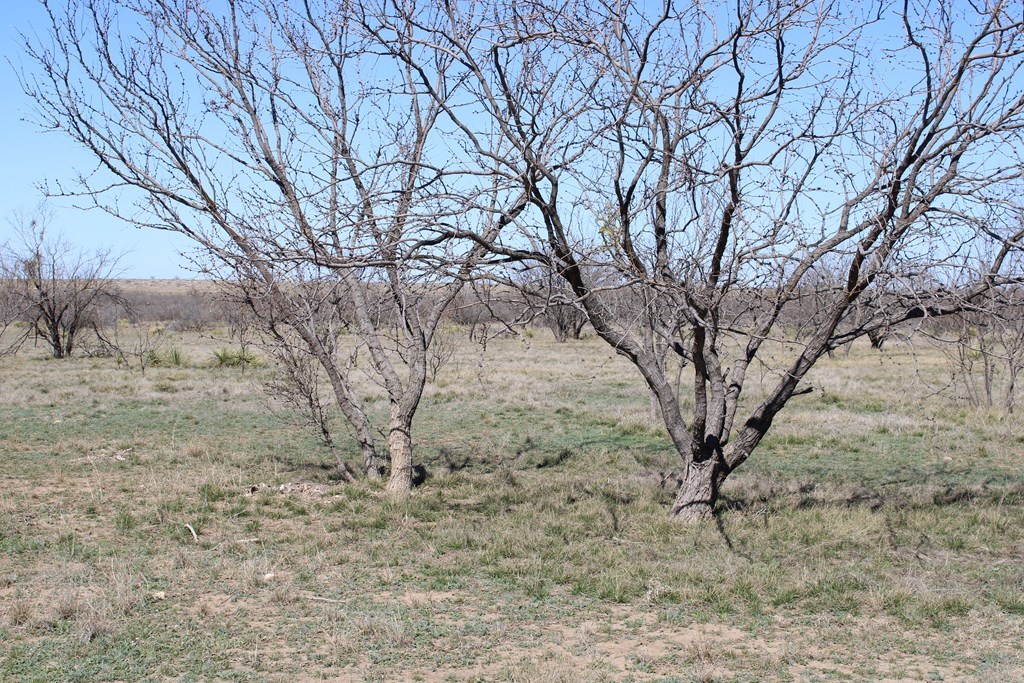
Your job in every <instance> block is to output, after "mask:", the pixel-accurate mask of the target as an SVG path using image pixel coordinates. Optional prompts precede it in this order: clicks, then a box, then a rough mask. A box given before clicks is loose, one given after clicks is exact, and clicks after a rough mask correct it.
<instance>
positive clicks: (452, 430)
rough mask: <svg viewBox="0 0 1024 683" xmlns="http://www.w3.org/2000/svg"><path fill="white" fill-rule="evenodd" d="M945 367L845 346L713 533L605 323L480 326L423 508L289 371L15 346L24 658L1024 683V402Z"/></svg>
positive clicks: (226, 672) (215, 669)
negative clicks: (327, 422) (299, 415)
mask: <svg viewBox="0 0 1024 683" xmlns="http://www.w3.org/2000/svg"><path fill="white" fill-rule="evenodd" d="M169 334H170V336H169V338H168V343H169V344H170V345H172V346H173V347H175V348H180V349H182V350H183V351H184V352H186V353H187V354H188V355H189V356H190V357H191V358H193V359H201V358H205V357H206V356H208V355H209V354H210V353H211V350H212V349H215V348H219V347H220V346H221V345H222V343H221V342H220V341H219V340H210V339H206V338H200V337H198V336H182V335H178V334H171V333H169ZM940 360H941V359H940V358H939V356H938V354H933V353H930V352H929V351H928V350H927V349H912V348H909V347H906V346H903V347H900V346H896V347H894V348H893V349H891V350H887V351H886V352H885V353H884V354H879V353H876V352H871V351H869V350H868V349H867V348H861V347H856V348H855V349H854V350H853V352H852V353H851V354H850V355H849V356H848V357H847V356H843V355H841V354H840V355H839V356H838V357H837V358H836V359H834V360H830V361H826V362H824V363H823V364H822V366H821V367H820V368H819V369H818V370H817V371H816V374H815V375H814V377H813V379H812V382H813V383H814V384H815V386H816V387H817V388H818V391H816V392H815V393H813V394H811V395H809V396H805V397H800V398H798V399H795V401H794V405H793V406H792V409H791V410H789V411H788V412H787V413H786V415H785V417H784V418H783V419H782V420H780V421H779V423H778V424H777V425H776V427H777V428H776V430H775V431H774V432H773V434H772V435H771V437H770V438H769V439H768V440H767V442H766V443H765V444H764V445H763V447H762V448H761V450H760V451H759V452H758V453H757V454H755V456H754V457H753V458H752V459H751V460H750V462H749V463H748V464H747V466H745V472H743V473H742V474H739V475H737V478H736V480H735V481H732V482H730V484H729V485H728V487H727V490H726V491H725V501H724V505H723V510H722V513H721V515H720V516H719V518H718V520H717V522H716V523H712V524H708V525H706V526H700V527H695V528H685V527H680V526H678V525H676V524H673V523H672V522H671V521H669V520H668V519H667V517H666V501H667V497H668V496H669V495H670V492H668V491H666V490H665V489H664V487H663V480H664V473H665V472H667V471H668V470H670V469H671V468H672V467H673V466H674V465H675V463H674V460H673V458H672V454H671V452H670V450H669V449H668V448H667V447H666V439H665V438H664V435H663V434H662V430H661V427H660V425H659V424H658V423H657V421H655V420H652V419H651V416H650V415H649V412H648V406H649V403H648V399H647V396H646V394H645V392H644V390H643V388H642V387H641V386H640V385H639V384H638V382H637V377H636V375H635V371H634V370H633V369H632V368H631V367H630V366H629V365H628V364H626V363H625V362H623V361H622V360H621V359H619V358H617V357H615V356H614V354H612V353H611V352H609V351H608V349H607V348H606V347H604V346H603V345H601V344H600V343H599V342H597V341H595V340H584V341H582V342H579V343H569V344H555V343H553V342H552V341H551V340H550V338H549V337H548V336H547V335H546V333H544V332H536V333H534V334H533V335H532V337H530V338H524V339H501V340H494V341H491V342H489V343H488V345H487V348H486V350H485V349H483V348H482V347H481V346H480V345H476V344H471V343H469V342H467V341H465V340H463V341H462V342H461V345H460V346H459V348H458V350H457V352H456V354H455V356H454V357H453V359H452V361H451V362H450V363H449V364H448V365H446V366H445V367H443V368H442V369H441V371H440V373H439V375H438V378H437V382H436V383H435V384H433V385H432V386H431V387H430V388H429V389H428V391H427V394H426V396H425V398H424V402H423V406H422V410H421V417H420V419H419V422H418V423H417V426H416V429H417V431H416V438H417V448H418V455H419V458H420V459H421V460H422V461H423V462H424V463H425V465H426V467H427V469H428V471H429V473H430V476H429V478H428V479H427V482H426V483H425V484H424V486H422V487H421V488H419V489H418V490H417V491H416V492H415V494H414V495H413V496H412V497H411V498H410V499H409V500H408V501H406V502H403V503H400V504H396V503H393V502H391V501H389V500H387V499H386V498H385V497H383V495H382V494H381V491H380V489H379V488H377V487H376V486H374V485H371V484H369V483H368V482H356V483H354V484H351V485H340V484H338V483H336V482H335V481H334V480H333V478H332V471H331V466H330V462H331V456H330V454H328V453H326V452H324V451H323V450H322V449H320V447H319V446H318V445H317V444H316V442H315V441H314V440H313V438H312V437H311V436H310V435H309V434H307V433H306V432H305V431H303V430H302V429H300V428H298V427H296V426H294V425H292V424H291V423H289V422H287V421H282V420H280V419H277V418H274V417H271V416H269V414H268V412H267V411H266V405H265V401H266V399H265V397H264V395H263V394H262V392H261V390H260V389H259V383H260V382H261V380H262V379H263V378H264V377H265V376H266V374H267V373H269V372H271V370H270V369H268V368H262V369H255V370H254V369H248V370H246V371H245V372H244V373H242V372H240V371H239V370H238V369H234V368H213V367H203V366H201V365H200V364H195V366H193V367H160V368H150V369H149V370H147V372H146V375H145V376H144V377H143V376H140V375H138V374H132V373H129V372H127V371H126V370H125V369H123V368H118V367H117V366H116V364H115V363H114V362H113V360H111V359H79V360H73V361H70V362H56V361H51V360H46V359H44V358H43V357H42V355H41V354H39V355H36V354H32V353H26V354H22V355H19V356H18V357H16V358H14V359H5V360H3V361H0V363H2V365H0V439H2V449H3V458H4V462H5V468H4V471H3V472H2V473H0V486H2V487H3V490H4V491H5V495H4V496H3V497H2V498H0V614H3V615H4V616H5V618H3V619H0V679H2V680H15V681H17V680H33V681H35V680H54V681H64V680H82V681H92V680H138V679H142V678H147V679H154V680H266V681H277V680H280V681H285V680H288V681H292V680H297V681H305V680H340V681H363V680H366V681H394V680H423V681H449V680H451V681H620V680H635V681H734V680H735V681H747V680H762V681H775V680H778V681H786V680H882V679H887V680H985V681H988V680H1007V681H1009V680H1021V679H1024V660H1022V656H1021V653H1020V648H1019V647H1018V646H1019V643H1020V642H1022V640H1024V626H1022V618H1024V598H1022V597H1021V596H1022V595H1024V565H1022V563H1021V560H1020V558H1021V557H1024V511H1022V508H1021V505H1022V502H1024V473H1022V469H1024V458H1022V457H1021V454H1022V450H1024V427H1022V426H1021V424H1020V422H1019V421H1017V420H1015V419H1013V418H1012V417H1011V416H1006V415H1002V414H999V413H991V412H977V411H974V410H969V409H966V408H963V407H962V406H959V405H957V404H956V403H955V402H952V401H950V400H948V399H946V398H944V397H943V396H942V395H936V394H935V392H934V387H936V386H941V385H942V383H943V381H944V380H943V372H944V366H943V365H942V364H941V362H939V361H940ZM765 378H766V381H767V380H768V379H770V376H769V375H768V374H766V375H765ZM360 381H361V382H362V385H363V386H362V390H363V391H364V392H368V393H370V394H371V395H372V396H373V398H372V399H371V400H370V401H369V402H368V404H369V407H370V409H371V411H373V412H374V413H375V414H377V415H380V414H382V413H383V412H384V411H385V410H386V405H385V403H384V397H383V394H382V393H381V392H380V390H379V389H376V388H375V387H374V385H373V384H372V382H371V380H370V379H369V378H368V377H364V378H361V379H360ZM756 389H757V388H756V387H754V390H755V392H754V393H756ZM374 392H376V393H374ZM342 433H343V431H342ZM350 455H351V456H352V457H353V458H354V459H355V458H356V457H357V456H356V453H355V452H354V451H353V452H352V453H351V454H350ZM256 484H265V485H266V486H263V487H259V488H258V489H257V491H256V492H252V491H251V487H252V486H253V485H256ZM282 484H289V486H283V487H282V486H281V485H282ZM193 532H195V536H193Z"/></svg>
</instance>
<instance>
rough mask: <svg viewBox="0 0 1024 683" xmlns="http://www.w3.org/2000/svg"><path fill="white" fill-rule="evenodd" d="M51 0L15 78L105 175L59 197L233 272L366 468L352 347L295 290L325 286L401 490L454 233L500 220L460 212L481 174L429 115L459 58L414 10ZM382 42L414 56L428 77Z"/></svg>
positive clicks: (469, 259)
mask: <svg viewBox="0 0 1024 683" xmlns="http://www.w3.org/2000/svg"><path fill="white" fill-rule="evenodd" d="M43 4H44V6H45V8H46V10H47V11H48V13H49V19H50V24H51V26H50V32H49V34H48V36H45V37H43V38H39V39H37V38H26V44H27V51H28V54H29V56H30V58H31V60H32V61H33V62H34V65H35V66H34V68H33V69H32V70H30V71H29V72H26V73H25V74H23V86H24V88H25V90H26V91H27V92H28V93H29V94H30V95H32V96H33V97H34V98H35V99H36V101H37V102H38V103H39V106H38V117H39V121H40V122H41V123H42V124H43V125H44V126H46V127H49V128H52V129H56V130H61V131H63V132H65V133H66V134H68V135H69V136H70V137H71V138H73V139H74V140H75V141H77V142H78V143H79V144H81V145H82V146H83V147H85V148H86V149H87V150H89V151H90V152H92V154H93V155H94V156H95V158H96V160H97V161H98V163H99V166H100V168H101V173H98V174H83V176H82V177H81V178H79V179H78V180H80V181H81V183H80V184H79V185H76V186H74V187H71V188H65V187H60V186H58V187H55V188H53V191H54V192H56V193H67V194H72V195H75V196H77V197H79V198H81V199H82V200H84V202H85V203H87V204H88V203H90V202H91V203H94V204H95V205H96V206H98V207H100V208H102V209H105V210H107V211H110V212H111V213H113V214H115V215H117V216H119V217H121V218H124V219H126V220H129V221H131V222H134V223H135V224H137V225H140V226H144V227H150V228H156V229H164V230H174V231H177V232H180V233H183V234H185V235H187V236H188V237H190V238H191V239H192V240H194V241H195V242H196V243H197V244H198V245H199V246H200V247H201V248H202V250H204V251H205V253H206V254H207V255H208V256H209V257H210V258H211V261H212V266H211V267H212V268H213V269H214V270H215V271H216V272H220V273H221V274H223V275H224V277H225V279H231V280H235V281H241V282H244V283H245V284H246V287H247V290H248V294H247V296H249V297H250V299H251V301H253V302H254V303H255V307H254V310H260V311H264V312H272V319H273V324H274V325H275V326H277V327H278V328H281V327H287V328H288V330H289V332H288V335H287V337H288V338H290V339H298V340H301V344H303V345H304V352H305V353H306V354H308V355H309V357H310V358H313V359H315V360H316V362H317V363H318V364H320V365H321V367H322V368H323V370H324V373H325V374H326V376H327V379H328V380H329V382H330V384H331V386H332V388H333V392H334V398H335V400H336V401H337V404H338V406H339V408H340V409H341V412H342V413H343V414H344V415H345V417H346V419H347V420H348V421H349V423H350V424H351V425H352V431H353V433H354V435H355V438H356V440H357V441H358V443H359V446H360V449H361V451H362V453H363V456H364V462H365V464H366V469H367V472H368V473H369V474H370V475H371V476H373V475H374V474H375V473H376V472H377V471H378V467H379V464H380V462H381V458H380V457H379V456H378V453H377V445H376V443H375V438H374V433H375V429H374V427H373V425H372V424H371V420H370V416H369V415H368V412H367V410H366V409H365V408H364V406H363V404H362V402H361V399H360V396H359V395H358V393H357V392H356V390H355V389H354V384H353V382H352V381H351V377H350V376H349V374H348V369H347V368H348V363H347V361H346V356H345V354H342V355H341V357H340V358H339V357H335V353H336V349H337V347H336V345H335V344H334V342H333V341H332V340H330V339H329V337H328V336H325V333H324V330H323V329H322V328H321V327H320V320H319V318H318V314H317V312H316V311H315V310H314V306H315V305H319V304H320V302H316V301H306V300H304V299H303V298H302V296H300V295H299V294H298V292H299V291H301V287H300V286H299V285H301V283H303V282H309V281H312V280H321V279H324V280H328V281H329V282H330V288H329V290H328V291H329V297H331V298H332V300H343V301H344V302H345V308H346V309H347V310H349V311H350V312H351V316H352V317H351V319H350V320H349V321H347V323H348V325H349V327H348V328H347V329H348V331H350V332H351V333H352V334H353V335H355V337H356V338H357V339H358V345H359V346H360V347H361V348H362V349H364V351H365V354H366V356H368V357H369V364H368V369H369V370H370V371H371V372H372V374H373V376H374V379H375V381H377V382H378V383H379V384H380V385H381V386H382V387H383V388H384V390H385V391H386V393H387V396H388V401H389V414H388V417H387V423H386V427H384V428H383V430H382V432H383V433H384V434H385V436H386V440H387V446H388V453H389V456H390V463H391V473H390V479H389V481H388V485H387V488H388V490H389V491H392V492H395V493H398V494H401V493H404V492H406V491H408V490H409V488H410V486H411V481H412V420H413V415H414V414H415V411H416V408H417V406H418V404H419V401H420V397H421V395H422V391H423V387H424V383H425V381H426V377H427V353H428V348H429V346H430V344H431V341H432V339H433V337H434V334H435V331H436V329H437V326H438V324H439V321H440V319H441V313H442V311H443V310H444V309H445V307H446V306H447V305H448V304H449V303H450V301H451V300H452V298H453V297H454V296H455V295H456V294H457V293H458V292H459V290H460V289H461V288H462V286H463V282H464V281H465V279H466V278H467V277H469V275H470V274H471V272H472V270H473V264H474V262H475V261H477V260H479V258H480V257H481V256H482V255H483V253H484V252H483V248H482V246H481V244H480V241H479V240H476V241H475V240H473V239H468V238H463V237H460V236H461V235H466V234H473V235H477V236H478V237H479V236H485V235H486V234H487V233H488V231H491V232H493V231H496V230H497V229H498V228H499V227H500V225H499V224H504V223H507V222H508V220H507V219H506V220H504V221H502V220H501V219H500V216H499V218H497V219H495V220H491V221H479V220H477V222H475V223H474V222H473V221H474V220H476V219H475V218H474V216H477V215H483V214H467V213H466V212H465V203H466V197H467V196H468V197H470V198H472V197H473V195H474V191H473V188H474V187H476V186H478V185H485V184H486V179H484V178H482V177H478V176H476V175H475V174H474V173H475V171H473V170H471V171H470V172H466V171H465V170H464V169H462V168H461V166H460V165H459V164H457V163H455V162H454V161H452V159H453V158H454V157H453V155H454V153H455V151H456V150H454V148H452V147H451V145H450V143H449V141H448V139H447V137H448V135H449V133H450V130H449V128H450V126H446V125H443V121H442V118H441V114H442V112H443V111H444V110H445V109H446V108H447V107H450V106H456V105H461V104H462V103H463V102H464V92H463V90H464V88H463V86H462V84H461V82H460V80H459V79H458V78H457V77H456V78H453V77H452V75H451V71H452V64H453V63H454V62H455V61H456V58H455V56H454V55H448V54H444V53H441V52H437V51H430V54H425V53H426V50H424V49H422V48H420V47H418V46H417V45H416V44H415V43H414V41H413V38H412V35H413V33H415V32H416V30H417V29H416V25H417V21H416V16H415V13H416V12H417V11H419V10H417V9H416V8H415V7H412V8H411V11H412V12H413V15H412V16H410V17H408V18H407V20H406V21H404V22H403V23H400V24H392V23H390V22H389V21H386V19H387V17H384V16H383V15H382V16H381V17H378V18H375V15H374V14H373V13H369V12H366V11H364V8H361V7H360V6H359V5H358V3H348V2H330V1H327V0H320V1H310V2H285V3H280V2H276V1H274V0H236V1H233V2H230V3H226V4H216V3H206V2H197V1H196V0H66V1H64V0H43ZM392 47H399V48H400V49H401V50H408V51H410V52H416V53H417V54H419V55H420V56H421V58H420V59H419V60H418V61H419V64H420V67H421V70H420V71H417V72H415V73H414V72H413V70H412V68H411V67H410V65H409V64H408V63H406V62H404V61H402V60H400V59H396V58H395V56H394V54H393V52H392ZM456 187H457V188H459V192H455V191H453V189H454V188H456ZM494 215H498V214H487V216H494ZM453 226H454V229H453ZM483 241H485V242H486V241H487V240H483Z"/></svg>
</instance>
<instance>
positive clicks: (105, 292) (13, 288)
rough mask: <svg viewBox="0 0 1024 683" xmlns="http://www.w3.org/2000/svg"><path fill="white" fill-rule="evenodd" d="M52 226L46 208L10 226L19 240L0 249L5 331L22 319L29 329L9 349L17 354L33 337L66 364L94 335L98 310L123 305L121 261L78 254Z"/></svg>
mask: <svg viewBox="0 0 1024 683" xmlns="http://www.w3.org/2000/svg"><path fill="white" fill-rule="evenodd" d="M50 221H51V214H50V212H49V211H48V210H47V209H46V207H45V206H44V207H40V208H38V209H37V210H36V211H34V212H31V213H19V214H17V215H16V216H15V217H14V219H13V220H12V222H11V224H12V227H13V228H14V231H15V233H16V235H17V236H16V238H15V239H14V240H12V241H10V242H8V243H6V244H4V245H0V282H3V287H4V292H3V295H2V298H3V303H2V305H3V309H4V316H3V317H4V321H5V323H6V324H5V327H6V326H7V324H9V323H10V322H11V321H14V320H19V319H20V320H21V321H22V322H25V323H27V324H28V326H27V327H26V328H25V331H24V333H23V334H19V335H16V337H15V338H14V339H12V340H9V341H8V343H7V344H6V348H7V349H8V350H11V351H13V350H16V349H17V348H18V346H19V345H20V344H21V343H22V342H23V341H24V340H25V339H26V338H27V337H28V336H35V338H36V339H41V340H42V341H43V342H44V343H45V344H47V345H48V346H49V348H50V351H51V353H52V355H53V357H54V358H67V357H69V356H71V354H72V353H74V351H75V348H76V345H77V343H78V342H79V340H80V339H81V336H82V335H83V333H88V332H89V331H90V330H91V329H92V323H93V320H94V317H95V315H96V312H97V309H98V307H99V306H100V305H101V304H104V303H111V302H112V303H115V304H119V303H120V298H119V296H118V294H117V292H116V288H115V287H114V285H113V282H112V280H113V278H114V277H115V276H116V274H117V262H118V257H117V256H116V255H114V254H113V253H112V252H111V251H109V250H107V251H104V250H99V251H95V252H92V253H89V252H86V251H83V250H79V249H75V248H74V247H72V246H71V245H70V244H68V242H67V241H66V240H65V239H64V238H62V237H60V236H59V235H54V234H52V233H50V232H49V231H48V229H49V227H50Z"/></svg>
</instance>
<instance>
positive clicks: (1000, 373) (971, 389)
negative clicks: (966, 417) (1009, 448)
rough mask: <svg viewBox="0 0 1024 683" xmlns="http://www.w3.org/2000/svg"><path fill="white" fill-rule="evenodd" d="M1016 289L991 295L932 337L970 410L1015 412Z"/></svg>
mask: <svg viewBox="0 0 1024 683" xmlns="http://www.w3.org/2000/svg"><path fill="white" fill-rule="evenodd" d="M1022 294H1024V293H1022V292H1021V291H1020V290H1019V289H1009V290H1006V291H1002V292H993V293H991V294H990V296H989V297H987V298H986V299H984V300H981V301H979V302H978V303H979V304H981V305H978V306H976V307H975V308H973V309H969V310H964V311H962V312H960V313H958V314H956V315H953V316H950V318H949V320H946V321H944V323H945V324H944V325H942V326H941V327H939V328H938V329H937V330H936V331H935V332H934V333H933V334H932V335H931V336H932V338H933V340H934V341H935V342H936V343H937V345H938V346H939V347H940V348H941V349H942V350H943V351H944V352H945V354H946V357H947V358H948V359H949V362H950V366H951V368H952V376H953V383H954V386H955V387H957V388H958V389H959V390H960V392H961V393H962V396H963V397H964V398H966V400H967V401H968V402H969V403H970V404H971V405H973V406H975V407H979V408H995V407H999V408H1001V409H1002V410H1005V411H1006V412H1007V413H1012V412H1013V411H1014V409H1015V408H1016V403H1017V393H1018V391H1019V387H1018V379H1019V377H1020V374H1021V371H1022V370H1024V299H1022Z"/></svg>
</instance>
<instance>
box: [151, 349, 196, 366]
mask: <svg viewBox="0 0 1024 683" xmlns="http://www.w3.org/2000/svg"><path fill="white" fill-rule="evenodd" d="M146 364H147V365H149V366H150V367H154V368H187V367H191V365H192V359H191V358H189V356H188V354H187V353H185V352H184V351H182V350H181V349H178V348H173V349H166V350H161V351H150V352H149V353H148V355H147V358H146Z"/></svg>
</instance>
